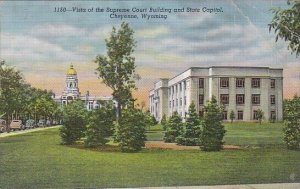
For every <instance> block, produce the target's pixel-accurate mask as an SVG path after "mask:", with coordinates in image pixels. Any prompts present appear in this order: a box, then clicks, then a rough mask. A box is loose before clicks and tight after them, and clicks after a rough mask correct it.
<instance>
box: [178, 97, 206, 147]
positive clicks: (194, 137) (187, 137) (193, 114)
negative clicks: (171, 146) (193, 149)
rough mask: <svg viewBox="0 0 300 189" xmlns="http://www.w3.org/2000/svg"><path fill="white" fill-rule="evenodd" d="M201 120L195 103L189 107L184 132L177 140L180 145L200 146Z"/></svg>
mask: <svg viewBox="0 0 300 189" xmlns="http://www.w3.org/2000/svg"><path fill="white" fill-rule="evenodd" d="M201 124H202V123H201V120H200V118H199V116H198V114H197V111H196V106H195V103H194V102H192V103H191V105H190V106H189V110H188V115H187V117H186V121H185V123H184V126H185V130H184V132H183V133H182V134H181V135H180V136H179V137H177V138H176V141H177V143H178V144H181V145H185V146H197V145H199V138H200V136H201V129H202V128H201V127H202V126H201Z"/></svg>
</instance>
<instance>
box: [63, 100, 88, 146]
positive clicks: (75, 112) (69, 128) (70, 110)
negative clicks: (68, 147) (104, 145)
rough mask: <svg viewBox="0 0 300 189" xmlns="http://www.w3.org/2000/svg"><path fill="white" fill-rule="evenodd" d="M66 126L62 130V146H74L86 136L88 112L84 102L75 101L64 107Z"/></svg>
mask: <svg viewBox="0 0 300 189" xmlns="http://www.w3.org/2000/svg"><path fill="white" fill-rule="evenodd" d="M63 115H64V124H63V126H62V127H61V128H60V136H61V139H62V144H73V143H75V142H76V141H77V140H79V139H80V138H81V137H82V136H84V131H85V128H86V127H85V126H86V117H87V110H86V108H85V107H84V104H83V102H82V101H74V102H72V103H70V104H68V105H67V106H65V107H64V110H63Z"/></svg>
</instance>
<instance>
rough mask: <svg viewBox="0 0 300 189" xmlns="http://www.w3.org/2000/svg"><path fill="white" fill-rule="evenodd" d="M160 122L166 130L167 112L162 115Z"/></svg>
mask: <svg viewBox="0 0 300 189" xmlns="http://www.w3.org/2000/svg"><path fill="white" fill-rule="evenodd" d="M160 124H161V126H162V128H163V130H164V131H165V130H166V129H167V117H166V114H164V115H163V116H162V118H161V121H160Z"/></svg>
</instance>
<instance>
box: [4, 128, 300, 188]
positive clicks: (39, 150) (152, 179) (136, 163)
mask: <svg viewBox="0 0 300 189" xmlns="http://www.w3.org/2000/svg"><path fill="white" fill-rule="evenodd" d="M251 126H252V125H249V126H247V127H251ZM274 126H275V125H274ZM242 127H243V126H242V125H239V126H236V129H237V130H239V131H238V132H237V133H239V132H240V133H243V128H242ZM254 127H255V126H254ZM226 128H227V130H228V132H227V135H228V139H227V140H232V142H237V141H238V140H235V139H234V137H235V135H236V134H237V133H235V132H233V131H235V129H234V128H233V125H226ZM156 129H157V130H156V131H157V132H158V131H159V130H160V129H159V126H157V128H156ZM256 129H257V130H258V131H260V130H259V129H258V128H256ZM153 130H155V128H152V131H153ZM253 130H255V128H253ZM160 132H161V131H160ZM231 132H232V133H231ZM244 135H245V136H246V138H247V134H246V133H244ZM156 136H158V135H156ZM156 136H155V137H156ZM251 136H252V135H251ZM259 136H260V135H259ZM261 137H262V136H261ZM247 140H249V142H251V143H252V142H253V141H254V142H255V141H257V140H256V139H253V138H252V139H251V138H250V139H247ZM299 159H300V152H299V151H290V150H286V149H285V148H283V147H282V146H278V147H277V146H271V147H268V148H262V147H261V148H243V149H241V150H226V151H221V152H210V153H208V152H202V151H200V150H185V151H173V150H143V151H142V152H140V153H120V152H101V151H93V150H88V149H79V148H74V147H68V146H62V145H60V138H59V135H58V128H54V129H49V130H44V131H37V132H33V133H27V134H24V135H18V136H11V137H5V138H0V170H1V171H0V188H1V189H3V188H74V187H90V188H93V187H141V186H175V185H212V184H240V183H274V182H300V176H299V175H300V162H299Z"/></svg>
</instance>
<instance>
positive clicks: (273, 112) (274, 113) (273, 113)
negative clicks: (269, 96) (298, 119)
mask: <svg viewBox="0 0 300 189" xmlns="http://www.w3.org/2000/svg"><path fill="white" fill-rule="evenodd" d="M270 118H271V120H276V112H275V111H271V116H270Z"/></svg>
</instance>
